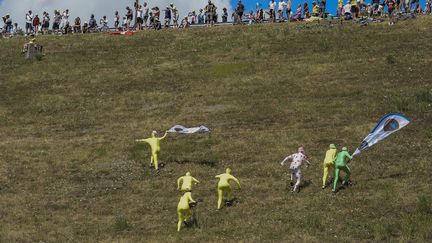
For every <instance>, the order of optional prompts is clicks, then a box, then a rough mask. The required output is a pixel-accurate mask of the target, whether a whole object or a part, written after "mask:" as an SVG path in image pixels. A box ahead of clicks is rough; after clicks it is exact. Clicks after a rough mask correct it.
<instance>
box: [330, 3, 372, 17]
mask: <svg viewBox="0 0 432 243" xmlns="http://www.w3.org/2000/svg"><path fill="white" fill-rule="evenodd" d="M378 1H379V0H378ZM342 8H343V0H338V6H337V16H338V17H339V18H340V17H341V16H342Z"/></svg>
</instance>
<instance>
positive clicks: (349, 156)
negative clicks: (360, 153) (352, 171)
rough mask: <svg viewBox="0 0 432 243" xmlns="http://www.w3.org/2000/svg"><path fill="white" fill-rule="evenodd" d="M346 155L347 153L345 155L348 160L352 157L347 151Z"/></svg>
mask: <svg viewBox="0 0 432 243" xmlns="http://www.w3.org/2000/svg"><path fill="white" fill-rule="evenodd" d="M346 155H347V157H348V158H349V159H350V160H352V159H353V157H352V156H351V155H350V154H349V153H348V152H347V153H346Z"/></svg>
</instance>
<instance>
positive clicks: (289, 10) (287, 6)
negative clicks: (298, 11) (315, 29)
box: [286, 0, 292, 22]
mask: <svg viewBox="0 0 432 243" xmlns="http://www.w3.org/2000/svg"><path fill="white" fill-rule="evenodd" d="M291 7H292V0H287V4H286V16H287V20H288V22H290V21H291Z"/></svg>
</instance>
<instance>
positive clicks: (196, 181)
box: [192, 177, 200, 184]
mask: <svg viewBox="0 0 432 243" xmlns="http://www.w3.org/2000/svg"><path fill="white" fill-rule="evenodd" d="M192 180H193V181H194V182H195V183H196V184H198V183H200V182H199V180H197V179H195V178H194V177H192Z"/></svg>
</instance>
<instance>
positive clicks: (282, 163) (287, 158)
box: [280, 155, 292, 165]
mask: <svg viewBox="0 0 432 243" xmlns="http://www.w3.org/2000/svg"><path fill="white" fill-rule="evenodd" d="M291 158H292V156H291V155H290V156H287V157H286V158H285V159H284V160H282V162H281V163H280V164H281V165H284V164H285V162H286V161H287V160H289V159H291Z"/></svg>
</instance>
